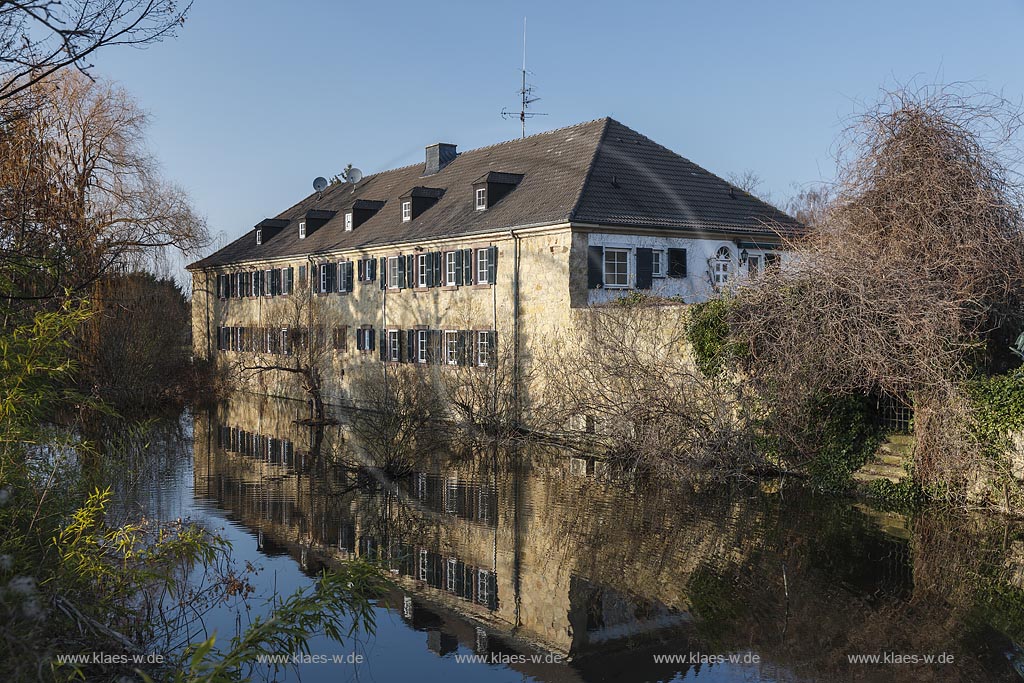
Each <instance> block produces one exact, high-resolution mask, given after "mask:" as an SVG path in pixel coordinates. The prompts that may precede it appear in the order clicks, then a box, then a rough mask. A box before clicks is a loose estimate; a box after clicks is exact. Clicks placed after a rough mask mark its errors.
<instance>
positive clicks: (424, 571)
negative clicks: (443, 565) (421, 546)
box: [419, 550, 429, 581]
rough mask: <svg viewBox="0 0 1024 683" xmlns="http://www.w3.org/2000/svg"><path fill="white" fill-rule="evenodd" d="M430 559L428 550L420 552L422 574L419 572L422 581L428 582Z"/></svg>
mask: <svg viewBox="0 0 1024 683" xmlns="http://www.w3.org/2000/svg"><path fill="white" fill-rule="evenodd" d="M428 558H429V556H428V555H427V551H426V550H421V551H420V567H419V569H420V572H419V577H420V581H426V580H427V568H428V566H429V559H428Z"/></svg>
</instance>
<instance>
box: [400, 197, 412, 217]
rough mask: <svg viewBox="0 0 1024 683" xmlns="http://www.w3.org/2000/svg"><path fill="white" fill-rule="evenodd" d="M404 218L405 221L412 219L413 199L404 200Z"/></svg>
mask: <svg viewBox="0 0 1024 683" xmlns="http://www.w3.org/2000/svg"><path fill="white" fill-rule="evenodd" d="M402 220H403V221H411V220H412V201H410V200H406V201H404V202H402Z"/></svg>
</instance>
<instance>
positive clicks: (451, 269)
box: [444, 251, 456, 287]
mask: <svg viewBox="0 0 1024 683" xmlns="http://www.w3.org/2000/svg"><path fill="white" fill-rule="evenodd" d="M455 266H456V263H455V252H454V251H449V252H447V253H446V254H445V255H444V283H445V284H446V285H448V286H449V287H454V286H455Z"/></svg>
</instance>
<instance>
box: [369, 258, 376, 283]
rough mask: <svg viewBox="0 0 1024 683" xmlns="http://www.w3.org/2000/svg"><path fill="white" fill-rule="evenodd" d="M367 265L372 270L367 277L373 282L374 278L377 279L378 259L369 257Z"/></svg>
mask: <svg viewBox="0 0 1024 683" xmlns="http://www.w3.org/2000/svg"><path fill="white" fill-rule="evenodd" d="M366 267H367V268H369V269H370V272H369V274H368V275H367V276H366V279H367V280H368V281H370V282H373V281H374V280H376V279H377V261H376V260H375V259H372V258H371V259H367V260H366Z"/></svg>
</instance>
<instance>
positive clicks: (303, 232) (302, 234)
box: [299, 221, 306, 240]
mask: <svg viewBox="0 0 1024 683" xmlns="http://www.w3.org/2000/svg"><path fill="white" fill-rule="evenodd" d="M299 239H300V240H304V239H306V221H299Z"/></svg>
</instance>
